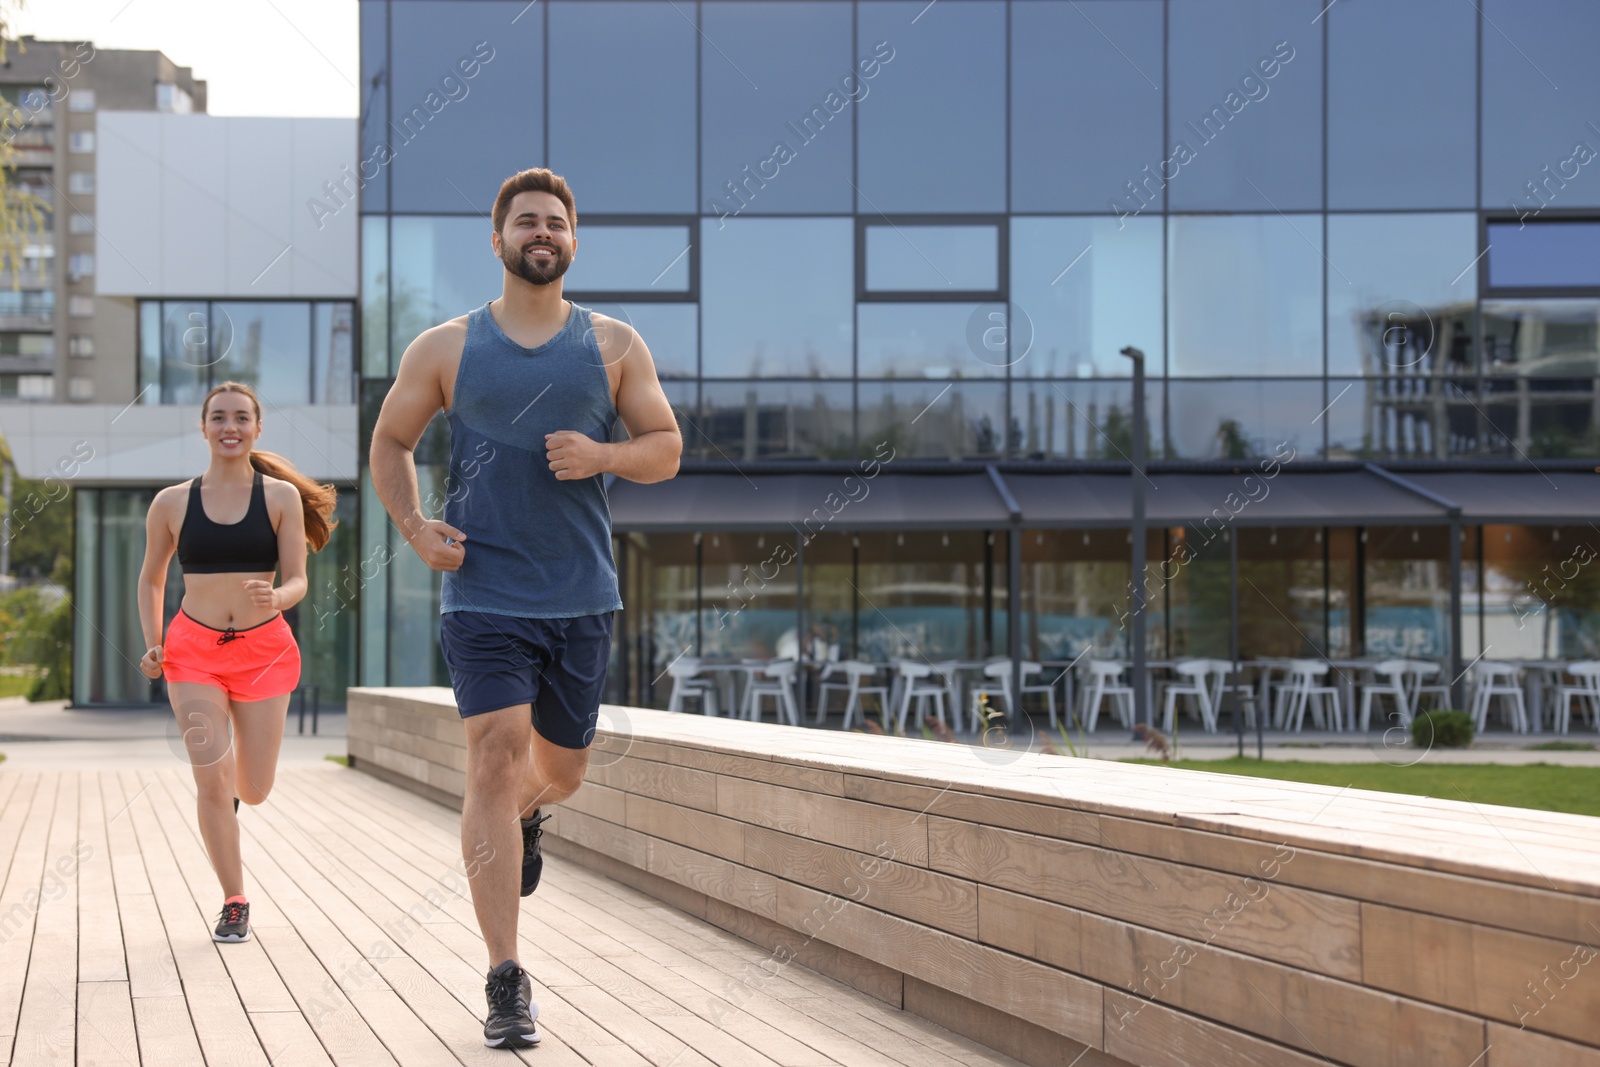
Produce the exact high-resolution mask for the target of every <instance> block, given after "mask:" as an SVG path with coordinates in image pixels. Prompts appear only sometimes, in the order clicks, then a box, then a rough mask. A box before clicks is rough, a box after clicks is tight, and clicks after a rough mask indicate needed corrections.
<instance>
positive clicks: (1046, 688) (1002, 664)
mask: <svg viewBox="0 0 1600 1067" xmlns="http://www.w3.org/2000/svg"><path fill="white" fill-rule="evenodd" d="M1042 673H1044V667H1043V665H1041V664H1039V663H1036V662H1034V661H1033V660H1023V661H1022V682H1023V684H1022V695H1023V696H1024V697H1026V696H1027V695H1028V694H1029V693H1043V694H1044V695H1045V704H1046V706H1047V707H1048V708H1049V709H1050V729H1052V730H1054V729H1055V728H1056V687H1055V685H1054V684H1053V683H1051V682H1045V683H1042V684H1037V685H1029V684H1027V682H1028V679H1029V678H1031V677H1032V676H1033V675H1036V674H1042ZM983 676H984V677H985V678H991V679H993V680H994V681H996V682H998V683H1000V692H999V693H998V694H996V695H997V696H999V697H1000V698H1001V699H1003V700H1004V701H1005V702H1006V714H1007V715H1015V714H1016V712H1017V708H1018V704H1017V702H1016V701H1015V700H1013V699H1012V697H1011V661H1010V660H1009V659H992V660H990V661H989V662H988V663H985V664H984V665H983ZM974 725H976V724H974Z"/></svg>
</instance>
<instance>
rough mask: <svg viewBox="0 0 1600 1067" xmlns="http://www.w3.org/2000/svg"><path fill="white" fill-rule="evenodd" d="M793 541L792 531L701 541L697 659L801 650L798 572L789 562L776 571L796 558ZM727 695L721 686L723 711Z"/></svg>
mask: <svg viewBox="0 0 1600 1067" xmlns="http://www.w3.org/2000/svg"><path fill="white" fill-rule="evenodd" d="M794 538H795V534H794V531H793V530H771V531H767V532H764V533H743V532H741V533H729V532H727V531H722V532H719V533H707V534H704V535H702V537H701V539H700V552H701V557H700V559H701V579H700V585H701V590H702V592H701V601H700V620H701V621H700V651H699V655H701V656H704V657H705V658H707V659H719V660H735V659H739V658H741V657H744V656H750V657H755V658H759V659H771V658H772V657H774V656H785V655H787V656H790V657H793V656H795V654H796V653H797V652H798V651H799V646H800V643H799V641H798V639H797V629H796V627H797V625H798V622H799V614H798V612H797V611H796V604H795V578H796V575H797V573H798V567H797V565H796V564H794V563H793V562H790V564H789V566H787V567H783V566H781V564H782V563H783V562H784V561H786V560H787V561H793V560H794V558H795V554H794ZM780 545H783V546H786V547H784V548H780V547H779V546H780ZM807 562H810V561H809V560H807ZM774 571H776V574H775V575H774V577H772V578H771V579H768V578H767V575H768V574H769V573H771V572H774ZM807 577H808V578H809V575H807ZM724 678H725V679H727V680H730V681H731V680H732V679H733V678H734V674H732V673H727V674H724V675H723V676H722V677H720V678H718V681H719V682H720V681H722V680H724ZM732 695H733V694H732V690H731V688H730V687H727V686H724V700H723V707H724V708H728V707H730V706H731V705H730V704H729V702H728V700H727V699H726V698H727V697H729V696H732ZM772 704H773V701H772V700H770V699H769V700H766V701H765V702H764V707H765V709H766V710H768V711H770V710H771V708H772ZM724 714H727V712H726V711H724Z"/></svg>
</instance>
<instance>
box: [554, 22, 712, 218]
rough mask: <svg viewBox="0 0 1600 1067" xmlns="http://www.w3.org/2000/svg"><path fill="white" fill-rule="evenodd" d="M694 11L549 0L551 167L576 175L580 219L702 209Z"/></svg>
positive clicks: (570, 178)
mask: <svg viewBox="0 0 1600 1067" xmlns="http://www.w3.org/2000/svg"><path fill="white" fill-rule="evenodd" d="M694 12H695V8H694V5H692V4H691V5H684V4H676V5H674V4H672V3H666V2H657V0H620V2H617V3H604V4H592V3H565V2H559V0H558V2H555V3H552V4H551V5H550V161H551V162H550V165H551V166H552V167H553V168H554V169H555V170H556V171H557V173H559V174H561V175H562V176H563V177H565V178H566V179H567V181H569V182H571V183H572V191H573V197H574V198H575V199H576V200H577V205H578V213H579V224H580V225H581V224H582V216H583V212H585V211H601V212H606V211H610V212H629V213H635V214H646V213H651V212H655V213H663V214H665V213H671V212H677V211H693V210H694V209H695V195H694V194H695V188H694V183H695V173H694V172H695V158H694V156H695V149H694V144H695V115H694V97H695V73H694V70H695V68H694V64H695V41H696V30H695V25H694V17H695V15H694ZM619 27H622V28H623V29H621V30H620V31H619ZM601 59H603V64H601V66H600V67H597V66H596V64H597V62H598V61H599V60H601ZM716 59H717V57H716V54H715V52H714V51H709V50H708V54H707V56H706V60H705V61H706V62H707V63H711V62H713V61H715V60H716ZM602 69H603V71H604V74H603V75H601V74H600V73H599V72H600V70H602Z"/></svg>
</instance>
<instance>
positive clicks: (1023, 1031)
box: [906, 978, 1126, 1067]
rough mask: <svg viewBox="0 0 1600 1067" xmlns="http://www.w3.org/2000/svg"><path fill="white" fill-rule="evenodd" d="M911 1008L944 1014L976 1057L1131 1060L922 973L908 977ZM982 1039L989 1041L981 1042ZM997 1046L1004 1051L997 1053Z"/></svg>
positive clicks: (1081, 1064)
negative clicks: (974, 998) (961, 992)
mask: <svg viewBox="0 0 1600 1067" xmlns="http://www.w3.org/2000/svg"><path fill="white" fill-rule="evenodd" d="M906 1010H907V1011H910V1012H915V1013H916V1014H918V1015H920V1016H922V1017H923V1018H925V1019H938V1020H939V1021H940V1022H941V1023H942V1024H943V1026H944V1028H945V1029H947V1030H951V1031H953V1032H955V1033H958V1034H963V1035H965V1036H966V1037H968V1038H973V1039H975V1041H974V1042H973V1045H972V1053H971V1055H972V1057H973V1060H977V1059H980V1058H983V1057H985V1056H988V1057H991V1058H992V1059H993V1061H994V1062H1003V1061H1005V1060H1006V1059H1009V1060H1011V1061H1021V1062H1023V1063H1027V1064H1031V1065H1033V1067H1126V1062H1125V1061H1123V1060H1119V1059H1116V1058H1115V1057H1112V1056H1107V1055H1106V1054H1105V1053H1104V1052H1101V1051H1100V1050H1099V1049H1097V1048H1095V1047H1094V1046H1091V1045H1085V1044H1083V1043H1081V1042H1078V1041H1073V1040H1072V1039H1071V1038H1063V1037H1062V1036H1061V1035H1060V1034H1054V1033H1051V1032H1050V1031H1049V1030H1046V1029H1045V1028H1044V1027H1042V1026H1036V1025H1034V1024H1033V1023H1030V1022H1028V1021H1027V1020H1026V1019H1019V1018H1017V1017H1016V1016H1015V1015H1007V1014H1005V1013H1004V1012H1000V1011H996V1010H995V1009H993V1008H991V1007H988V1006H986V1005H983V1004H979V1003H977V1002H976V1001H972V1000H968V999H966V998H965V997H958V996H956V995H955V994H954V993H951V992H950V991H949V990H945V989H940V988H939V987H938V986H933V985H929V984H928V983H927V982H923V981H920V980H918V979H916V978H908V979H906ZM978 1041H981V1042H982V1043H983V1044H982V1045H978V1044H977V1043H976V1042H978ZM984 1046H987V1047H984ZM991 1049H993V1050H997V1051H998V1052H1000V1053H1003V1054H1004V1056H998V1055H995V1053H994V1052H991V1051H990V1050H991ZM973 1060H968V1061H967V1062H972V1061H973Z"/></svg>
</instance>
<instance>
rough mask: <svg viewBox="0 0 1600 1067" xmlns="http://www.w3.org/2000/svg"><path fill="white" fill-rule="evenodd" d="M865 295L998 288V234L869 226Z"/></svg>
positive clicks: (989, 229) (989, 228)
mask: <svg viewBox="0 0 1600 1067" xmlns="http://www.w3.org/2000/svg"><path fill="white" fill-rule="evenodd" d="M866 268H867V290H868V291H869V292H931V293H938V292H945V291H956V292H961V291H966V292H977V291H980V290H994V289H998V288H999V287H1000V231H999V229H998V228H997V227H995V226H993V225H984V226H908V225H901V226H895V225H889V226H868V227H867V264H866Z"/></svg>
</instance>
